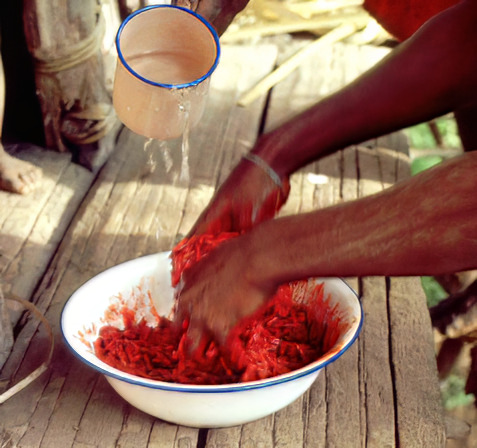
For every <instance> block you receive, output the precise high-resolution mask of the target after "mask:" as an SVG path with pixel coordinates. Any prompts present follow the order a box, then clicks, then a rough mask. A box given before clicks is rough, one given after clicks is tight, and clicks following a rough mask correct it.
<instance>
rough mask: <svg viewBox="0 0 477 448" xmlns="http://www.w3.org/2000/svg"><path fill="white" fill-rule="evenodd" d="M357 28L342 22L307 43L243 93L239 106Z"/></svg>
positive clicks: (269, 87)
mask: <svg viewBox="0 0 477 448" xmlns="http://www.w3.org/2000/svg"><path fill="white" fill-rule="evenodd" d="M356 30H357V26H356V25H355V24H353V23H344V24H342V25H340V26H338V27H336V28H334V29H333V30H331V31H329V32H328V33H326V34H324V35H323V36H321V37H319V38H318V39H316V40H314V41H313V42H312V43H310V44H308V45H307V46H305V47H304V48H302V49H301V50H299V51H298V52H297V53H295V54H294V55H293V56H292V57H290V58H289V59H287V60H286V61H285V62H284V63H282V64H281V65H280V66H279V67H278V68H277V69H275V70H274V71H273V72H271V73H270V74H269V75H267V76H266V77H265V78H263V79H262V80H261V81H259V82H258V84H256V85H255V86H254V87H253V88H252V89H250V90H249V91H248V92H246V93H245V94H243V95H242V96H241V97H240V98H239V100H238V104H239V106H243V107H246V106H248V105H249V104H251V103H252V102H253V101H255V100H256V99H257V98H258V97H260V96H261V95H262V94H264V93H265V92H267V91H268V90H269V89H271V88H272V87H273V86H274V85H276V84H278V83H279V82H280V81H281V80H282V79H284V78H285V77H286V76H288V75H289V74H290V73H291V72H292V71H293V70H295V69H296V68H297V67H298V66H299V65H300V64H301V62H302V61H303V60H304V59H306V58H307V57H309V56H310V54H312V53H313V52H315V51H317V50H318V49H320V48H323V47H325V46H327V45H331V44H333V43H335V42H338V41H340V40H343V39H345V38H346V37H348V36H350V35H351V34H353V33H354V32H355V31H356Z"/></svg>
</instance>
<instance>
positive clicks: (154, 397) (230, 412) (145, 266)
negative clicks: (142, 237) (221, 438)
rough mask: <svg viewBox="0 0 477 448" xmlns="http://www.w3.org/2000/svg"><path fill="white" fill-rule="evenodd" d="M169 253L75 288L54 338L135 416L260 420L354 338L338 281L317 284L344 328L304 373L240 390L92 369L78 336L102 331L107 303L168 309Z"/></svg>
mask: <svg viewBox="0 0 477 448" xmlns="http://www.w3.org/2000/svg"><path fill="white" fill-rule="evenodd" d="M169 255H170V253H169V252H162V253H159V254H154V255H148V256H145V257H141V258H137V259H134V260H131V261H128V262H125V263H122V264H120V265H117V266H114V267H112V268H110V269H108V270H106V271H104V272H102V273H101V274H99V275H97V276H96V277H94V278H92V279H91V280H89V281H88V282H86V283H85V284H84V285H82V286H81V287H80V288H79V289H78V290H77V291H76V292H75V293H74V294H73V295H72V296H71V297H70V299H69V300H68V301H67V303H66V305H65V307H64V309H63V312H62V315H61V330H62V333H63V336H64V339H65V341H66V343H67V345H68V346H69V348H70V349H71V350H72V351H73V353H74V354H75V355H76V356H77V357H78V358H79V359H80V360H82V361H83V362H85V363H86V364H88V365H89V366H91V367H92V368H94V369H96V370H97V371H99V372H101V373H102V374H104V375H105V376H106V379H107V380H108V382H109V383H110V384H111V386H112V387H113V388H114V389H115V390H116V392H117V393H118V394H119V395H120V396H121V397H123V398H124V399H125V400H126V401H128V402H129V403H130V404H132V405H133V406H135V407H136V408H138V409H140V410H142V411H144V412H146V413H148V414H150V415H153V416H155V417H158V418H160V419H163V420H166V421H169V422H172V423H176V424H180V425H185V426H192V427H198V428H213V427H226V426H235V425H239V424H243V423H247V422H251V421H254V420H257V419H259V418H262V417H265V416H267V415H269V414H272V413H273V412H275V411H278V410H279V409H281V408H284V407H285V406H287V405H288V404H290V403H292V402H293V401H294V400H296V399H297V398H298V397H300V396H301V395H302V394H303V393H304V392H306V391H307V390H308V389H309V388H310V386H311V385H312V384H313V382H314V381H315V379H316V378H317V376H318V375H319V373H320V372H321V370H322V369H323V368H324V367H325V366H326V365H327V364H329V363H331V362H333V361H334V360H336V359H337V358H338V357H339V356H341V355H342V354H343V353H344V352H345V351H346V350H347V349H348V348H349V347H350V346H351V344H352V343H353V342H354V341H355V339H356V338H357V337H358V334H359V332H360V329H361V326H362V322H363V313H362V308H361V305H360V302H359V300H358V298H357V296H356V294H355V292H354V291H353V290H352V289H351V288H350V287H349V286H348V285H347V284H346V283H345V282H344V281H343V280H341V279H336V278H327V279H320V280H322V281H323V282H324V283H325V295H327V294H330V295H331V296H330V297H331V303H332V305H334V304H337V305H338V307H339V309H340V313H341V316H344V319H345V320H346V321H347V322H349V328H348V329H347V330H346V331H345V332H344V334H341V335H340V337H339V338H338V341H337V343H336V344H335V346H334V347H333V348H332V349H331V350H330V351H329V352H328V353H326V354H325V355H324V356H322V357H321V358H320V359H318V360H316V361H315V362H313V363H311V364H309V365H308V366H306V367H304V368H301V369H299V370H295V371H293V372H290V373H288V374H285V375H280V376H276V377H273V378H269V379H265V380H261V381H253V382H248V383H237V384H226V385H218V386H195V385H182V384H175V383H166V382H161V381H154V380H148V379H145V378H141V377H138V376H134V375H130V374H127V373H124V372H122V371H120V370H117V369H115V368H113V367H110V366H109V365H107V364H105V363H103V362H102V361H100V360H99V359H98V358H97V357H96V356H95V355H94V353H93V352H92V350H91V348H88V346H87V345H86V344H85V343H84V340H82V338H81V337H78V336H79V334H80V332H82V333H83V334H84V330H85V328H91V327H92V324H95V325H96V327H100V326H101V325H102V320H101V319H102V318H103V316H104V313H105V310H106V309H107V308H108V307H109V306H110V304H111V298H112V297H113V296H117V295H118V293H121V294H122V295H123V296H128V295H131V291H132V290H133V289H135V288H137V287H138V285H141V288H142V290H143V291H144V290H148V291H150V293H151V295H152V298H153V301H154V303H155V307H156V309H157V311H158V313H159V314H163V315H167V314H169V311H170V309H171V305H172V298H173V290H172V288H171V286H170V259H169Z"/></svg>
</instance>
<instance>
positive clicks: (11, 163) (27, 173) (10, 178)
mask: <svg viewBox="0 0 477 448" xmlns="http://www.w3.org/2000/svg"><path fill="white" fill-rule="evenodd" d="M4 107H5V77H4V73H3V64H2V60H1V57H0V189H1V190H6V191H11V192H13V193H21V194H27V193H29V192H30V191H32V190H33V189H34V188H35V185H36V183H37V182H38V181H39V179H40V178H41V170H40V169H39V168H37V167H36V166H34V165H32V164H31V163H28V162H25V161H23V160H20V159H17V158H15V157H12V156H11V155H9V154H8V153H7V152H6V151H5V148H4V147H3V144H2V141H1V137H2V135H1V127H2V124H3V113H4Z"/></svg>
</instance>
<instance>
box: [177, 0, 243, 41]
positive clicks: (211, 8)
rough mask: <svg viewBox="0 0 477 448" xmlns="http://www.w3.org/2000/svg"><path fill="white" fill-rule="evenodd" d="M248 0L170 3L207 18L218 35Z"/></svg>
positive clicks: (200, 0)
mask: <svg viewBox="0 0 477 448" xmlns="http://www.w3.org/2000/svg"><path fill="white" fill-rule="evenodd" d="M248 1H249V0H173V2H172V4H173V5H177V6H183V7H185V8H189V9H192V10H193V11H196V12H197V13H198V14H200V15H201V16H203V17H204V18H205V19H207V20H208V21H209V22H210V23H211V24H212V26H213V27H214V28H215V29H216V30H217V33H218V34H219V36H221V35H222V34H223V32H224V31H225V30H226V29H227V27H228V26H229V25H230V23H231V22H232V20H233V19H234V17H235V16H236V15H237V14H238V13H239V12H240V11H242V10H243V9H244V8H245V6H247V4H248Z"/></svg>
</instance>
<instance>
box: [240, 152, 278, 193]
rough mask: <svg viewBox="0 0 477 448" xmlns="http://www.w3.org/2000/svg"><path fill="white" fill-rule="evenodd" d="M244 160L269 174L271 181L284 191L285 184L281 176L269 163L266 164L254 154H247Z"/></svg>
mask: <svg viewBox="0 0 477 448" xmlns="http://www.w3.org/2000/svg"><path fill="white" fill-rule="evenodd" d="M243 158H244V159H246V160H248V161H250V162H252V163H254V164H255V165H257V166H258V167H260V168H261V169H262V170H263V171H265V172H266V173H267V174H268V176H269V177H270V179H272V181H273V182H274V183H275V184H276V185H277V186H278V187H280V188H281V189H282V190H283V182H282V180H281V179H280V176H279V175H278V173H277V172H276V171H275V170H274V169H273V168H272V167H271V166H270V165H269V164H268V163H267V162H265V160H263V159H262V158H261V157H259V156H257V154H252V153H248V154H245V155H244V156H243Z"/></svg>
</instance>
